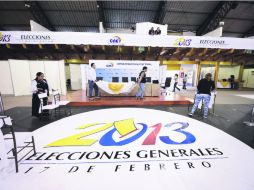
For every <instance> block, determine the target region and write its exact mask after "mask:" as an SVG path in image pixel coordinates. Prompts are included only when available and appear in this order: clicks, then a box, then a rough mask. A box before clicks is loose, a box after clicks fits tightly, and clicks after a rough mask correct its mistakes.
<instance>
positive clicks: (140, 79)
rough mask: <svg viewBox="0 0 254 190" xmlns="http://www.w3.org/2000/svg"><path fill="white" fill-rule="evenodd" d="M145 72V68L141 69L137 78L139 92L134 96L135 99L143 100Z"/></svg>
mask: <svg viewBox="0 0 254 190" xmlns="http://www.w3.org/2000/svg"><path fill="white" fill-rule="evenodd" d="M146 72H147V67H146V66H145V67H143V69H142V71H141V72H140V73H139V77H138V85H139V91H138V93H137V94H136V97H137V99H140V100H141V99H143V98H144V94H145V84H146Z"/></svg>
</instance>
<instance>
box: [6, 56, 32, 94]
mask: <svg viewBox="0 0 254 190" xmlns="http://www.w3.org/2000/svg"><path fill="white" fill-rule="evenodd" d="M9 63H10V67H11V76H12V81H13V89H14V95H15V96H22V95H29V94H31V77H30V68H29V62H28V61H27V60H12V59H10V60H9Z"/></svg>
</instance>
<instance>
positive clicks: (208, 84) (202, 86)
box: [198, 78, 215, 95]
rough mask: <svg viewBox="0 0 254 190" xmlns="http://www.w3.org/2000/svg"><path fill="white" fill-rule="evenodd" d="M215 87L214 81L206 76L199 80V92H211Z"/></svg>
mask: <svg viewBox="0 0 254 190" xmlns="http://www.w3.org/2000/svg"><path fill="white" fill-rule="evenodd" d="M214 89H215V84H214V81H212V80H210V81H208V80H207V79H206V78H204V79H201V80H200V81H199V82H198V94H209V95H211V91H213V90H214Z"/></svg>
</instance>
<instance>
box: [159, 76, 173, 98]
mask: <svg viewBox="0 0 254 190" xmlns="http://www.w3.org/2000/svg"><path fill="white" fill-rule="evenodd" d="M170 84H171V77H167V78H166V80H165V84H164V86H161V88H162V89H164V91H163V92H161V94H166V95H168V94H170V93H169V87H170Z"/></svg>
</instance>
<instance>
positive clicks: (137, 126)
mask: <svg viewBox="0 0 254 190" xmlns="http://www.w3.org/2000/svg"><path fill="white" fill-rule="evenodd" d="M188 126H189V124H188V123H187V122H173V123H168V124H165V125H163V124H162V123H157V124H155V125H153V126H148V125H147V124H146V123H135V122H134V120H133V119H125V120H120V121H114V122H112V123H93V124H86V125H83V126H80V127H78V128H77V130H82V131H81V132H80V133H78V134H74V135H71V136H68V137H65V138H62V139H59V140H56V141H54V142H52V143H50V144H48V145H47V146H46V147H64V146H92V145H93V144H95V143H99V144H100V145H101V146H124V145H128V144H131V143H133V142H135V141H137V140H138V139H140V138H141V137H143V138H144V140H142V141H143V142H142V144H141V145H155V144H156V142H158V141H161V142H162V143H164V144H168V145H182V144H191V143H194V142H195V141H196V137H195V136H194V135H193V134H191V133H190V132H188V131H185V129H186V128H187V127H188ZM149 128H152V129H153V130H152V131H151V132H150V133H147V131H148V129H149ZM88 129H90V130H88ZM162 129H163V130H162ZM105 131H106V132H105ZM162 131H163V132H162ZM165 131H166V133H165ZM98 133H99V134H100V138H99V137H97V138H95V137H94V136H93V135H95V134H97V135H98ZM179 135H181V136H183V137H184V138H183V140H182V141H181V142H176V141H174V140H173V139H175V138H174V137H176V136H179ZM143 138H142V139H143Z"/></svg>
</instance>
